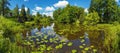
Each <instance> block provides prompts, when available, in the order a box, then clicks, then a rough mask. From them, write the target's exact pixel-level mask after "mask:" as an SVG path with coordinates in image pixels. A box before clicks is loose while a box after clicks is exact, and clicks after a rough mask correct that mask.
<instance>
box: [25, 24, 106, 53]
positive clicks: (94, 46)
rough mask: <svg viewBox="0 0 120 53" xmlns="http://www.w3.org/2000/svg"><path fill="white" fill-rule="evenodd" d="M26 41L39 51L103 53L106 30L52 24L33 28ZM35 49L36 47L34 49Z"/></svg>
mask: <svg viewBox="0 0 120 53" xmlns="http://www.w3.org/2000/svg"><path fill="white" fill-rule="evenodd" d="M26 41H29V42H28V44H29V45H30V46H31V47H32V48H34V47H36V48H39V49H37V51H41V52H44V53H49V52H51V53H52V52H53V53H102V52H105V51H104V47H103V41H104V32H103V31H101V30H99V31H96V30H85V27H83V26H80V25H76V24H71V25H70V24H66V25H64V24H55V23H53V24H51V25H50V26H46V27H45V26H43V27H41V28H40V29H38V28H33V29H32V30H31V34H30V36H28V37H27V39H26ZM32 50H34V49H32Z"/></svg>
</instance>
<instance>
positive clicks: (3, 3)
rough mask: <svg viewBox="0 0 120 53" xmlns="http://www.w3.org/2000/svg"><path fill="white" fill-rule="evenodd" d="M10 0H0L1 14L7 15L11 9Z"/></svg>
mask: <svg viewBox="0 0 120 53" xmlns="http://www.w3.org/2000/svg"><path fill="white" fill-rule="evenodd" d="M9 5H10V3H9V0H0V15H3V16H5V15H6V14H8V11H9V7H8V6H9Z"/></svg>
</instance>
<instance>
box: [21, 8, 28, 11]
mask: <svg viewBox="0 0 120 53" xmlns="http://www.w3.org/2000/svg"><path fill="white" fill-rule="evenodd" d="M27 10H28V8H27V7H25V11H27ZM19 11H21V9H19Z"/></svg>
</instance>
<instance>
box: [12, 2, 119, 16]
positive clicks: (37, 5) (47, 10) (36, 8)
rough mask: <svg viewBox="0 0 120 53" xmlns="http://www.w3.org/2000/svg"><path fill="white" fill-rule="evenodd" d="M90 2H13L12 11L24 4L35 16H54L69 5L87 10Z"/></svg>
mask: <svg viewBox="0 0 120 53" xmlns="http://www.w3.org/2000/svg"><path fill="white" fill-rule="evenodd" d="M90 1H91V0H11V1H10V4H11V6H10V9H13V8H14V7H15V6H16V4H18V6H19V8H21V6H22V5H23V4H24V5H25V9H26V10H27V8H30V10H31V13H32V14H33V15H35V14H36V12H40V13H41V14H45V15H48V16H52V13H53V11H54V10H55V9H57V8H63V7H65V6H66V5H67V4H70V5H76V6H79V7H83V8H85V9H87V8H89V6H90ZM116 1H118V0H116ZM19 10H20V9H19ZM86 11H87V10H86Z"/></svg>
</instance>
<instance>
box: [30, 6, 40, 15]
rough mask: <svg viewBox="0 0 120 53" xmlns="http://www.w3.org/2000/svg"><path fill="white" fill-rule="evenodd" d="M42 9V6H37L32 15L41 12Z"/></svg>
mask: <svg viewBox="0 0 120 53" xmlns="http://www.w3.org/2000/svg"><path fill="white" fill-rule="evenodd" d="M40 10H42V7H39V6H36V7H35V8H34V9H33V10H32V15H36V14H37V12H39V11H40Z"/></svg>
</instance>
